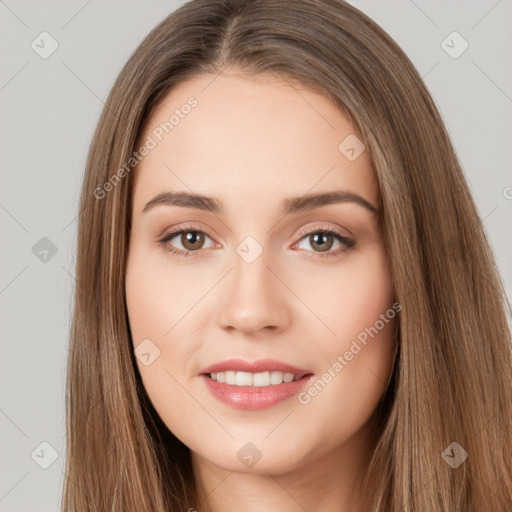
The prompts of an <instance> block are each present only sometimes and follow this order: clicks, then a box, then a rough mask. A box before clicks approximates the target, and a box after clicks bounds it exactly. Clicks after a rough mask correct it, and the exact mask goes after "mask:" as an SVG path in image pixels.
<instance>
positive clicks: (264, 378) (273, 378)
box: [210, 371, 298, 387]
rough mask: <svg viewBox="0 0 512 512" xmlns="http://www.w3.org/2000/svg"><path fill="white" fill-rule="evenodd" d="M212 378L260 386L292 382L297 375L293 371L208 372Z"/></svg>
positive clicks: (228, 382) (223, 381) (296, 378)
mask: <svg viewBox="0 0 512 512" xmlns="http://www.w3.org/2000/svg"><path fill="white" fill-rule="evenodd" d="M210 377H211V379H212V380H216V381H217V382H222V383H226V384H230V385H231V386H253V387H262V386H270V385H278V384H282V383H283V382H292V381H293V380H298V376H295V375H293V373H283V372H261V373H249V372H234V371H226V372H217V373H210Z"/></svg>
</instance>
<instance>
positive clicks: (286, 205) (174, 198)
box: [142, 190, 378, 214]
mask: <svg viewBox="0 0 512 512" xmlns="http://www.w3.org/2000/svg"><path fill="white" fill-rule="evenodd" d="M337 203H355V204H358V205H359V206H362V207H363V208H365V209H366V210H369V211H370V212H372V213H374V214H376V213H377V212H378V210H377V207H375V206H374V205H373V204H371V203H370V202H369V201H367V200H366V199H364V198H363V197H361V196H359V195H357V194H354V193H353V192H349V191H347V190H336V191H333V192H323V193H316V194H306V195H303V196H299V197H290V198H287V199H284V200H283V201H282V202H281V207H282V210H283V213H285V214H289V213H298V212H302V211H306V210H312V209H314V208H320V207H322V206H327V205H330V204H337ZM156 206H182V207H185V208H195V209H197V210H206V211H210V212H212V213H215V214H221V213H222V212H223V206H222V202H221V201H220V200H219V199H217V198H216V197H211V196H204V195H200V194H191V193H188V192H164V193H162V194H159V195H157V196H155V197H154V198H153V199H151V201H149V202H148V203H147V204H146V206H145V207H144V209H143V210H142V213H145V212H148V211H150V210H152V209H153V208H155V207H156Z"/></svg>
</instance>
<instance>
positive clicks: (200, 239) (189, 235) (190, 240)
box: [180, 231, 204, 251]
mask: <svg viewBox="0 0 512 512" xmlns="http://www.w3.org/2000/svg"><path fill="white" fill-rule="evenodd" d="M180 241H181V243H182V245H183V247H184V248H185V249H186V250H187V251H194V250H197V249H201V248H202V246H203V244H204V233H201V232H200V231H182V233H181V239H180Z"/></svg>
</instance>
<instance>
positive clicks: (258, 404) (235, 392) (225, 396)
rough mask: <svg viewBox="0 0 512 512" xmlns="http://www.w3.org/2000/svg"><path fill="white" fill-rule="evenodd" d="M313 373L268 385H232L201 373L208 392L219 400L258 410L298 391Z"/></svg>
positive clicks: (233, 405)
mask: <svg viewBox="0 0 512 512" xmlns="http://www.w3.org/2000/svg"><path fill="white" fill-rule="evenodd" d="M312 377H313V375H307V376H306V377H302V379H299V380H294V381H292V382H284V383H283V384H273V385H270V386H259V387H253V386H232V385H230V384H224V383H222V382H218V381H216V380H212V379H211V378H210V377H207V376H206V375H201V378H202V379H203V380H204V382H205V384H206V387H207V388H208V390H209V391H210V393H211V394H212V395H213V396H214V397H215V398H217V400H220V401H221V402H223V403H225V404H227V405H230V406H232V407H235V408H236V409H247V410H252V411H255V410H260V409H267V408H268V407H272V406H273V405H276V404H278V403H279V402H282V401H284V400H286V399H288V398H290V397H292V396H293V395H296V394H297V393H299V392H300V391H301V390H302V389H303V388H304V387H305V386H306V385H307V383H308V382H309V381H310V380H311V378H312Z"/></svg>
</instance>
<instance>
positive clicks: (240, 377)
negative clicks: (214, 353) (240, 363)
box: [228, 372, 252, 386]
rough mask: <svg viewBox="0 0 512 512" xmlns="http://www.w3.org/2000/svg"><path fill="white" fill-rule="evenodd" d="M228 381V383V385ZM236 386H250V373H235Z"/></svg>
mask: <svg viewBox="0 0 512 512" xmlns="http://www.w3.org/2000/svg"><path fill="white" fill-rule="evenodd" d="M229 383H230V381H228V384H229ZM235 385H236V386H252V373H247V372H236V375H235Z"/></svg>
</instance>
